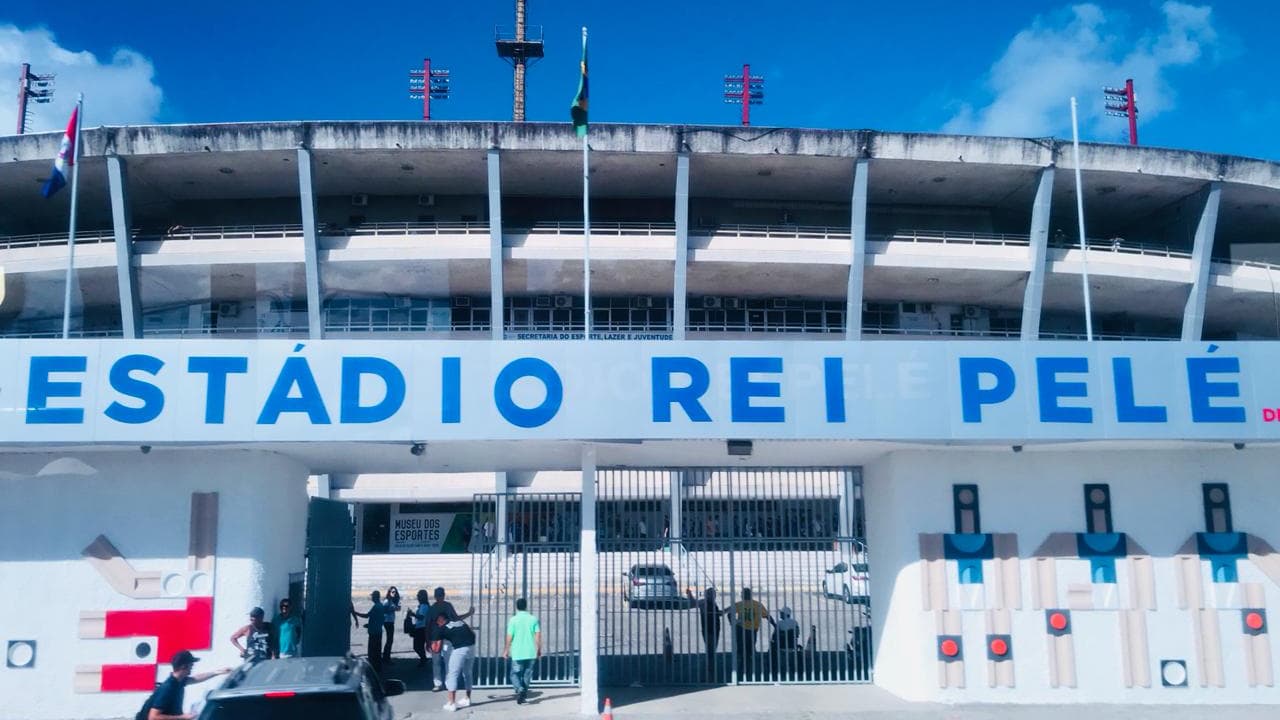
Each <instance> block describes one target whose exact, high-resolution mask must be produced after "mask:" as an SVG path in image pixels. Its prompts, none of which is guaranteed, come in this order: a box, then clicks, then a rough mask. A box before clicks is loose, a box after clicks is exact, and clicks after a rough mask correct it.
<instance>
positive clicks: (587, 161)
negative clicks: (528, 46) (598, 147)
mask: <svg viewBox="0 0 1280 720" xmlns="http://www.w3.org/2000/svg"><path fill="white" fill-rule="evenodd" d="M582 47H583V52H584V53H585V51H586V47H587V29H586V28H585V27H584V28H582ZM588 134H590V125H588V126H587V132H584V133H582V245H583V252H582V300H583V303H582V304H583V307H584V308H585V310H586V312H585V313H584V314H583V318H582V319H583V325H582V327H583V329H584V332H583V333H582V338H583V339H584V340H590V339H591V202H590V198H591V146H590V145H588V144H587V135H588Z"/></svg>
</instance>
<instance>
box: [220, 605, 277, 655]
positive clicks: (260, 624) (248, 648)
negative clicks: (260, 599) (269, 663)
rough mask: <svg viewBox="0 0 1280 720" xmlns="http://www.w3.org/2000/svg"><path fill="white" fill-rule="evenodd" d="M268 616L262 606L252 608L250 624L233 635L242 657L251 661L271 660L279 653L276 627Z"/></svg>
mask: <svg viewBox="0 0 1280 720" xmlns="http://www.w3.org/2000/svg"><path fill="white" fill-rule="evenodd" d="M266 616H267V614H266V612H264V611H263V609H262V608H260V607H256V608H254V609H252V610H250V611H249V624H248V625H245V626H244V627H242V628H240V629H239V630H236V631H235V632H234V633H233V634H232V635H231V644H232V645H235V646H236V650H238V651H239V652H240V657H242V658H244V659H245V660H248V661H249V662H259V661H261V660H270V659H271V658H274V657H276V656H277V655H278V654H279V653H278V652H277V651H276V635H275V631H274V628H272V627H271V623H269V622H267V621H266V620H265V619H264V618H266ZM241 639H244V645H241V644H240V640H241Z"/></svg>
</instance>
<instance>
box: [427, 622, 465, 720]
mask: <svg viewBox="0 0 1280 720" xmlns="http://www.w3.org/2000/svg"><path fill="white" fill-rule="evenodd" d="M431 638H432V639H433V640H438V641H440V642H442V643H448V644H449V646H450V647H451V648H452V649H451V650H450V651H449V662H448V665H449V667H448V672H447V673H446V674H445V678H444V685H445V688H447V689H448V691H449V701H448V702H446V703H445V704H444V710H445V711H446V712H453V711H454V710H458V709H459V708H464V707H468V706H470V705H471V663H472V661H473V660H475V649H476V634H475V632H474V631H473V630H472V629H471V627H470V626H468V625H467V624H466V623H465V622H463V621H461V620H446V619H445V617H444V615H436V623H435V627H434V629H433V631H432V635H431ZM459 689H462V690H463V691H464V692H466V695H464V696H463V697H461V698H459V697H458V690H459Z"/></svg>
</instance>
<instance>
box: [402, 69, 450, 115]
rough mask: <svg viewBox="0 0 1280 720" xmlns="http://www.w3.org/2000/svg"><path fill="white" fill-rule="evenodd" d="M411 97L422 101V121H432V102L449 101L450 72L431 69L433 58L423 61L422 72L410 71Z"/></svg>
mask: <svg viewBox="0 0 1280 720" xmlns="http://www.w3.org/2000/svg"><path fill="white" fill-rule="evenodd" d="M409 97H410V98H412V99H414V100H418V99H421V100H422V119H423V120H430V119H431V101H432V100H448V99H449V71H448V70H443V69H440V68H437V69H435V70H432V69H431V58H423V59H422V69H421V70H410V71H409Z"/></svg>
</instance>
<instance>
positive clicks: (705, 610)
mask: <svg viewBox="0 0 1280 720" xmlns="http://www.w3.org/2000/svg"><path fill="white" fill-rule="evenodd" d="M684 592H685V595H687V596H688V597H689V606H690V607H692V608H695V609H697V611H698V619H699V620H700V621H701V624H702V640H703V642H705V643H706V645H707V679H708V680H712V679H714V675H715V669H716V668H715V665H716V650H717V649H718V648H719V646H720V626H721V616H722V615H723V614H724V611H723V610H721V609H720V606H719V605H717V604H716V589H715V588H711V587H709V588H707V590H706V592H705V593H703V596H702V598H700V599H696V600H695V599H694V597H693V591H692V590H690V589H688V588H685V591H684Z"/></svg>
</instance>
